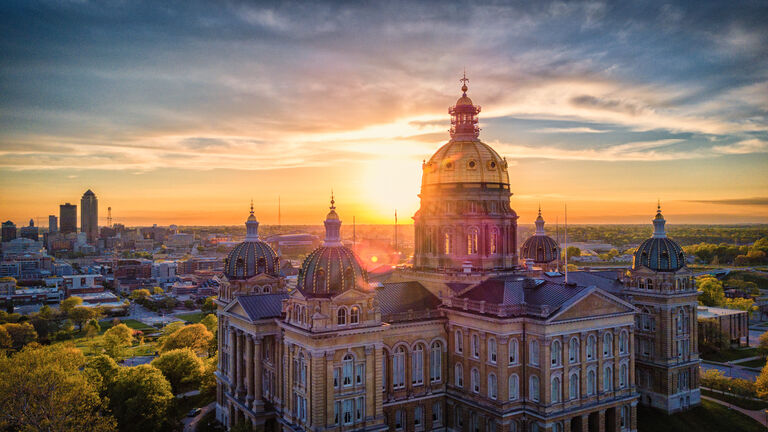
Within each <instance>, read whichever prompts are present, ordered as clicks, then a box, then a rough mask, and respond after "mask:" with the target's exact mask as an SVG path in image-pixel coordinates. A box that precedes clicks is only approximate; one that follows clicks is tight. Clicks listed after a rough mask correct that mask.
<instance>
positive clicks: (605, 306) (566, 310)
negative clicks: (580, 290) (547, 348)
mask: <svg viewBox="0 0 768 432" xmlns="http://www.w3.org/2000/svg"><path fill="white" fill-rule="evenodd" d="M634 310H635V309H634V307H632V305H630V304H629V303H626V302H624V301H623V300H621V299H619V298H617V297H614V296H612V295H610V294H608V293H606V292H604V291H602V290H599V289H597V288H592V289H588V290H587V291H586V292H585V293H584V294H583V295H581V296H579V297H577V298H576V299H574V301H573V302H571V303H570V304H566V305H565V306H564V307H563V309H562V310H561V311H560V312H558V313H557V314H555V315H554V316H553V317H552V318H550V321H567V320H573V319H580V318H596V317H600V316H607V315H616V314H622V313H629V312H633V311H634Z"/></svg>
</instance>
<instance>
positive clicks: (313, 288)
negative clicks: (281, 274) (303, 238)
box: [297, 246, 368, 297]
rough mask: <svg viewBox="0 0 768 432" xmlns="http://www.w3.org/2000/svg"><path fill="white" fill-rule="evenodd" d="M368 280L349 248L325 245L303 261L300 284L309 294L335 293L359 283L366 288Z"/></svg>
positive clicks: (314, 295) (305, 293) (330, 294)
mask: <svg viewBox="0 0 768 432" xmlns="http://www.w3.org/2000/svg"><path fill="white" fill-rule="evenodd" d="M367 280H368V275H367V273H366V272H365V271H364V270H363V268H362V267H361V266H360V263H359V261H358V259H357V256H356V255H355V253H354V252H352V251H351V250H350V249H349V248H347V247H344V246H321V247H319V248H317V249H315V250H314V251H313V252H312V253H311V254H309V256H308V257H307V258H306V259H305V260H304V262H303V263H302V265H301V269H300V270H299V278H298V282H297V288H298V289H299V291H301V293H302V294H304V295H305V296H307V297H331V296H334V295H336V294H339V293H340V292H342V291H346V290H348V289H352V288H354V287H355V286H358V287H361V288H365V287H366V286H367Z"/></svg>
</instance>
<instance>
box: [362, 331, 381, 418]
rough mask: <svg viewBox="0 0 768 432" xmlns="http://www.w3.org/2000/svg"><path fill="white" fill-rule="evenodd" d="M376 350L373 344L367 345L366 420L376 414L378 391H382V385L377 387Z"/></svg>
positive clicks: (364, 377)
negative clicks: (375, 396)
mask: <svg viewBox="0 0 768 432" xmlns="http://www.w3.org/2000/svg"><path fill="white" fill-rule="evenodd" d="M375 371H376V350H375V348H374V347H373V345H368V346H366V347H365V376H363V380H364V384H365V394H366V396H367V397H366V398H365V418H363V420H365V419H366V418H368V417H371V418H372V417H373V416H374V414H375V402H376V401H375V400H374V399H375V398H374V397H372V396H374V395H375V394H376V393H377V392H378V393H381V386H380V385H379V387H378V388H377V387H376V379H375V377H376V374H375Z"/></svg>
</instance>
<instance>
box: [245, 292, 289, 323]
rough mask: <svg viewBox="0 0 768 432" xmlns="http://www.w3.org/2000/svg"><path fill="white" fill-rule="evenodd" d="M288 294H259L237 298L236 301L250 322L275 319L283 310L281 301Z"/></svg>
mask: <svg viewBox="0 0 768 432" xmlns="http://www.w3.org/2000/svg"><path fill="white" fill-rule="evenodd" d="M287 298H288V293H274V294H259V295H244V296H237V301H238V302H239V303H240V305H241V306H242V307H243V309H245V313H247V314H248V318H250V319H251V321H257V320H262V319H266V318H277V317H279V316H280V314H281V312H282V310H283V300H285V299H287Z"/></svg>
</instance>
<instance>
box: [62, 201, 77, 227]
mask: <svg viewBox="0 0 768 432" xmlns="http://www.w3.org/2000/svg"><path fill="white" fill-rule="evenodd" d="M59 223H60V224H61V226H60V231H61V233H62V234H68V233H73V232H77V206H76V205H72V204H70V203H66V204H61V205H60V206H59Z"/></svg>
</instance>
